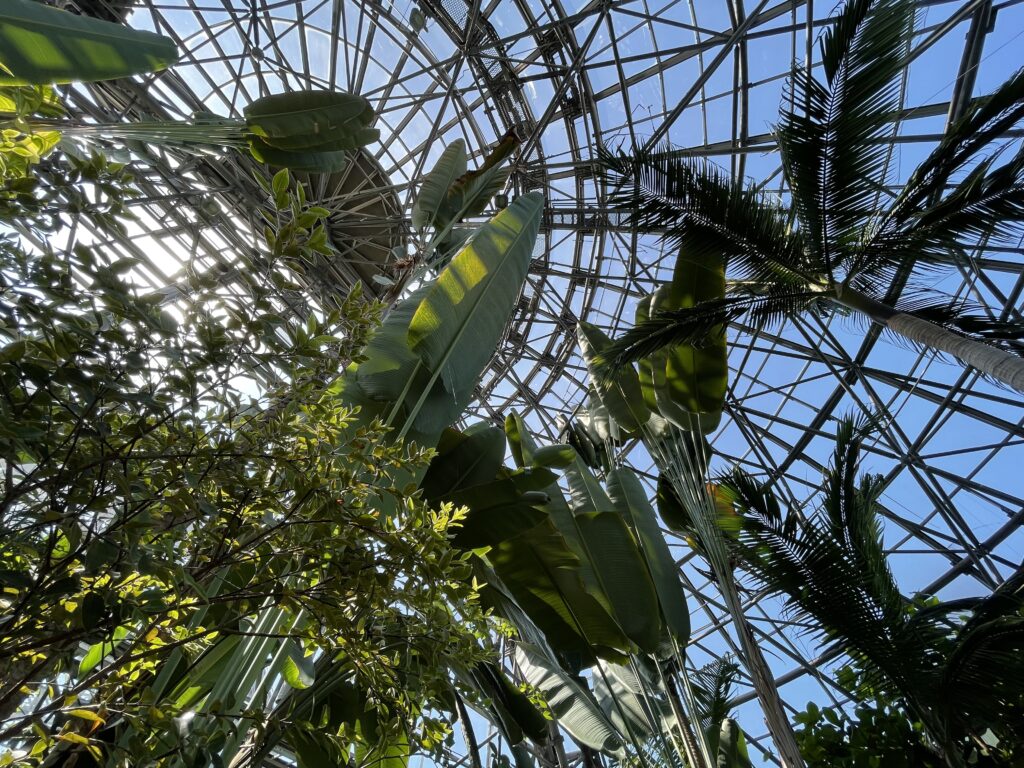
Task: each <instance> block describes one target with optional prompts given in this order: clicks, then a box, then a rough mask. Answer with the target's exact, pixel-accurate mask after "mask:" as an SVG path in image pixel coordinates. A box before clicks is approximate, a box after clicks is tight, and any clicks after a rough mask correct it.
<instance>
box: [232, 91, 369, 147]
mask: <svg viewBox="0 0 1024 768" xmlns="http://www.w3.org/2000/svg"><path fill="white" fill-rule="evenodd" d="M243 114H244V115H245V122H246V125H247V127H248V128H249V130H250V131H251V132H252V133H254V134H255V135H256V136H259V137H261V138H263V139H264V140H265V141H266V142H267V143H268V144H269V145H271V146H275V147H277V148H279V149H297V148H301V147H296V146H292V147H286V146H278V144H277V143H276V140H278V139H288V138H292V137H307V138H308V139H310V140H311V141H312V140H315V138H316V137H317V136H323V137H325V138H331V139H333V138H338V134H350V133H354V132H356V131H358V130H359V129H361V128H366V127H368V126H369V125H370V123H372V122H373V118H374V112H373V107H371V106H370V102H369V101H367V100H366V99H365V98H363V97H362V96H357V95H355V94H352V93H344V92H342V91H290V92H288V93H275V94H271V95H270V96H264V97H262V98H260V99H256V101H254V102H252V103H251V104H249V106H247V107H246V108H245V109H244V110H243ZM305 146H315V144H310V145H305Z"/></svg>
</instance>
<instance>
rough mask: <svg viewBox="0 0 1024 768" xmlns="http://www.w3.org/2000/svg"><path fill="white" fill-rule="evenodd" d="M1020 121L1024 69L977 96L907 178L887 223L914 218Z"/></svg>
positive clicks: (1023, 116)
mask: <svg viewBox="0 0 1024 768" xmlns="http://www.w3.org/2000/svg"><path fill="white" fill-rule="evenodd" d="M1021 120H1024V69H1019V70H1017V72H1016V73H1015V74H1014V75H1013V76H1012V77H1010V78H1009V79H1008V80H1006V82H1004V83H1003V84H1002V85H1001V86H999V88H998V89H996V91H995V92H994V93H992V94H991V95H990V96H987V97H985V98H982V99H975V100H974V102H973V103H972V104H971V106H970V107H969V108H968V110H967V112H966V114H964V116H963V117H961V118H960V120H958V121H957V122H956V123H955V124H954V125H953V126H951V127H950V129H949V131H947V132H946V135H945V136H944V137H943V138H942V141H940V142H939V144H938V146H936V147H935V149H933V150H932V152H931V154H929V155H928V157H927V158H925V160H924V162H922V163H921V164H920V165H919V166H918V167H917V168H916V169H915V170H914V172H913V173H912V174H911V176H910V178H909V179H908V180H907V184H906V185H905V186H904V188H903V191H902V192H901V193H900V196H899V198H898V199H897V201H896V203H895V204H894V205H893V207H892V209H891V212H890V214H889V216H888V217H887V218H888V222H887V223H888V225H889V226H894V227H899V226H901V225H902V224H903V223H904V222H905V221H907V220H909V219H910V218H912V217H913V216H914V215H915V213H916V212H917V211H918V210H919V209H920V208H921V207H922V206H924V205H926V204H927V203H928V201H929V200H931V199H932V198H934V197H935V196H937V195H939V194H941V193H942V191H943V190H944V189H945V187H946V184H947V183H948V182H949V179H950V178H951V177H952V175H953V174H954V173H956V172H957V171H958V170H960V169H961V168H963V167H964V166H965V165H966V164H967V163H969V162H971V161H972V160H973V159H974V158H975V157H976V156H977V155H978V153H979V152H981V151H982V150H984V149H986V148H987V147H988V146H989V145H991V144H992V143H993V142H994V141H998V140H999V139H1000V138H1002V137H1003V136H1005V135H1006V132H1007V131H1009V130H1010V129H1011V128H1013V127H1014V126H1015V125H1017V123H1019V122H1020V121H1021Z"/></svg>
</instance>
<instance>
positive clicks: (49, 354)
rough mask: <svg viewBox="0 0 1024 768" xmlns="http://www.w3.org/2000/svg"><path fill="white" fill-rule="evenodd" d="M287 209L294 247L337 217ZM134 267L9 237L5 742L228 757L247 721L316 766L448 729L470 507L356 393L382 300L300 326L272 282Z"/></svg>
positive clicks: (472, 642)
mask: <svg viewBox="0 0 1024 768" xmlns="http://www.w3.org/2000/svg"><path fill="white" fill-rule="evenodd" d="M104 169H105V170H104V171H103V172H104V173H115V174H116V173H117V172H119V171H120V170H121V169H113V170H112V169H111V167H110V166H109V165H106V166H104ZM93 170H95V169H93ZM87 172H88V173H91V172H92V171H85V170H83V171H80V172H79V173H80V174H85V173H87ZM47 178H48V177H47ZM72 186H75V187H76V188H81V186H82V181H81V179H80V178H79V179H76V181H75V183H74V184H72ZM275 187H276V188H277V189H276V191H278V192H280V191H282V190H283V187H281V183H280V181H277V182H276V183H274V184H272V185H271V188H272V190H274V189H275ZM40 195H41V199H45V200H52V201H54V204H55V205H56V204H59V202H60V201H62V200H66V198H62V197H60V196H57V195H56V193H54V192H53V191H52V190H44V191H42V192H41V193H40ZM51 195H52V197H51ZM122 199H123V198H122ZM287 209H288V212H289V213H291V214H294V216H293V223H294V224H295V227H294V228H293V230H292V234H291V235H285V237H284V238H282V236H281V233H280V232H278V233H275V242H276V243H282V242H288V240H289V238H292V237H293V236H294V238H298V237H302V236H303V234H302V232H300V230H305V229H306V227H305V226H299V223H300V222H303V223H304V222H306V219H304V218H303V217H309V216H313V217H314V219H315V221H313V222H309V223H310V224H311V225H312V226H313V228H314V229H315V226H316V222H319V221H320V219H321V218H322V215H321V214H320V213H319V212H317V211H315V210H311V209H306V208H305V207H304V205H303V204H302V203H301V202H299V203H298V205H297V207H296V208H295V209H293V208H292V206H291V204H290V203H289V204H288V206H287ZM26 210H27V209H22V212H23V214H24V213H25V212H26ZM82 213H83V212H81V211H80V212H68V211H64V212H62V213H60V214H59V215H58V216H57V217H56V219H55V220H54V221H53V222H50V221H49V220H48V219H47V218H46V216H45V214H42V213H38V212H37V211H34V210H27V215H24V216H23V223H24V224H25V226H29V227H32V226H35V225H39V226H40V227H42V226H50V225H51V224H52V226H54V227H55V228H59V227H61V226H63V225H64V224H65V223H66V222H67V221H68V220H69V218H71V217H73V216H74V215H80V214H82ZM306 231H307V232H311V231H313V229H309V230H306ZM286 255H289V254H287V253H286V252H285V251H283V250H282V251H281V253H280V254H278V256H281V257H284V256H286ZM260 264H261V266H262V268H264V269H266V268H267V265H268V264H269V265H270V267H269V268H270V269H272V270H274V271H275V274H282V275H285V278H283V279H287V269H286V265H284V264H282V263H280V261H278V260H276V259H275V256H274V255H271V257H270V258H269V259H265V260H264V261H263V262H260ZM239 266H240V270H239V272H240V273H243V274H244V273H247V272H250V271H251V272H253V273H255V270H256V266H257V265H256V262H254V261H249V262H243V263H240V265H239ZM135 268H136V263H135V261H134V260H133V259H130V258H128V259H119V260H114V259H111V258H110V257H109V255H108V254H107V253H106V252H105V251H104V250H103V249H102V248H90V247H85V246H78V247H74V248H72V249H70V250H69V251H68V252H66V253H65V252H61V253H56V252H50V251H42V252H40V251H37V250H30V249H28V248H27V247H26V246H24V245H23V243H21V242H20V241H19V240H18V239H17V238H15V237H13V236H8V237H6V238H5V239H3V240H2V241H0V283H2V286H0V287H2V290H0V393H2V397H0V468H2V486H0V487H2V491H0V530H2V539H0V613H2V614H3V616H4V623H3V625H2V629H0V722H2V725H0V742H2V743H3V744H4V747H5V748H7V749H9V750H10V751H9V752H6V754H7V756H8V757H5V758H4V759H5V760H8V761H14V762H16V763H17V764H24V765H38V764H41V763H42V762H43V761H51V762H54V761H56V762H62V763H63V762H65V761H71V760H77V762H78V764H79V765H90V764H99V763H104V762H106V761H111V763H112V764H132V765H143V764H145V765H170V764H182V763H183V764H188V765H198V764H204V765H209V764H213V765H217V764H221V761H222V757H221V753H222V751H223V750H224V749H225V745H226V744H229V743H230V742H231V741H232V740H234V739H238V737H239V734H241V736H243V737H244V736H245V734H246V733H247V732H248V731H249V727H250V726H258V728H257V729H256V730H254V731H252V735H253V737H254V740H255V743H256V747H254V748H255V749H259V748H261V745H263V744H270V743H278V742H282V741H283V742H284V743H286V744H287V745H288V746H289V748H291V749H292V750H296V751H303V752H304V753H305V757H304V764H315V763H316V762H317V761H316V760H315V755H317V754H319V753H320V752H322V751H324V750H327V751H328V752H329V753H330V754H338V755H340V754H342V753H346V754H347V753H348V751H349V749H350V748H352V749H355V751H356V753H360V751H361V754H362V758H361V759H366V760H368V761H372V760H374V759H376V758H375V757H374V755H377V756H378V757H380V756H381V755H383V754H385V753H387V754H391V753H393V752H394V751H395V750H396V749H399V751H401V747H402V745H404V751H405V754H406V755H407V754H408V751H409V749H410V748H413V747H414V746H415V747H424V748H426V747H429V748H432V749H439V748H440V745H441V743H442V742H443V741H444V739H445V738H446V737H447V735H448V734H449V733H450V730H451V727H450V723H449V721H448V719H447V718H446V717H445V716H444V715H443V714H441V715H439V714H437V713H438V711H440V710H441V709H443V708H444V707H445V706H446V704H447V702H448V701H449V696H450V690H451V685H450V682H449V681H448V669H449V668H450V665H451V663H453V661H455V660H457V661H458V662H459V663H475V662H476V661H477V660H482V659H483V658H484V657H485V649H486V643H484V642H482V640H481V639H482V638H484V637H486V635H487V632H486V626H487V625H486V618H485V616H484V612H483V610H482V609H481V608H480V606H479V605H478V603H477V601H476V592H475V586H474V583H473V580H472V578H471V571H470V567H469V565H468V563H467V559H468V557H469V556H468V555H464V554H461V553H459V552H457V551H454V550H453V549H452V547H451V544H450V541H449V537H450V535H451V532H450V530H449V529H450V528H453V527H454V526H457V525H458V524H459V522H460V513H459V512H458V511H457V510H455V509H453V508H452V507H451V506H450V505H448V506H445V507H442V508H441V509H440V510H439V509H437V508H431V507H428V506H427V505H426V504H425V503H423V502H422V501H420V500H419V499H418V498H416V497H414V496H411V495H410V491H411V489H410V488H409V487H408V483H407V478H408V477H410V476H414V475H416V474H417V473H419V472H422V470H423V468H424V467H425V466H426V463H427V461H428V460H429V458H430V456H431V455H432V454H431V452H430V451H428V450H425V449H419V448H409V447H406V446H404V445H403V444H402V443H401V442H396V441H393V440H391V439H387V438H386V434H387V428H385V427H384V425H383V424H382V423H381V422H380V421H373V420H361V419H358V418H357V409H356V408H354V407H352V406H351V405H349V404H346V403H345V402H344V400H343V399H342V398H340V397H339V396H338V386H337V382H336V379H335V378H334V377H335V376H336V375H337V373H338V372H339V371H340V370H341V369H342V368H344V367H345V366H346V365H348V364H350V363H352V362H358V361H359V360H360V359H361V354H360V352H361V349H362V347H363V346H364V344H365V343H366V340H367V338H368V337H369V335H370V334H371V333H372V331H373V329H374V327H375V326H376V324H377V323H378V321H379V316H380V307H379V306H378V305H375V304H373V303H369V302H366V301H365V300H364V299H363V298H362V296H361V295H360V293H359V292H358V291H355V292H353V294H351V295H350V296H349V297H348V298H347V299H346V300H344V301H340V302H339V304H338V306H337V307H335V308H333V309H331V310H330V311H325V312H323V313H321V314H316V315H310V316H309V317H308V318H306V320H305V322H302V323H298V322H295V321H293V320H291V319H288V318H287V317H285V316H283V314H282V313H281V311H280V310H279V309H278V304H277V303H276V300H275V298H274V296H275V293H274V291H275V288H276V286H275V285H274V283H273V281H262V280H260V279H251V280H249V281H248V285H247V286H246V287H247V292H246V293H244V294H242V295H235V294H232V293H229V292H227V291H225V290H224V288H223V286H222V284H221V281H220V278H219V276H217V275H197V276H191V277H187V278H186V279H185V281H184V283H183V284H182V285H181V286H178V288H179V290H178V291H177V293H176V294H174V295H171V294H169V293H167V292H164V291H161V292H157V293H154V294H143V293H141V292H140V291H139V289H138V288H137V287H136V286H135V285H134V284H133V283H132V281H131V274H132V272H133V270H134V269H135ZM251 276H252V277H254V278H258V276H256V275H255V274H254V275H251ZM262 282H266V283H267V284H266V285H265V286H263V285H261V283H262ZM178 295H187V296H188V297H189V300H188V301H187V302H186V301H181V300H177V299H176V298H175V297H176V296H178ZM385 508H386V509H387V510H388V514H382V513H381V510H382V509H385ZM268 617H269V618H270V619H272V623H268ZM267 638H273V642H274V646H273V653H274V658H275V659H277V660H276V661H274V662H273V666H271V667H270V668H269V669H268V670H267V671H266V672H264V671H263V667H262V664H263V663H264V659H263V658H262V657H261V658H260V667H259V668H257V669H256V674H257V675H271V676H273V675H275V671H274V670H275V669H276V670H277V671H278V672H279V673H280V679H282V680H283V684H284V685H286V686H288V687H289V688H290V689H291V690H293V691H294V692H295V695H294V696H290V697H282V696H280V695H278V694H275V693H274V691H273V690H269V691H267V692H266V694H265V695H263V696H261V697H259V698H257V699H253V698H251V697H250V696H249V693H250V691H251V690H253V684H252V683H251V682H250V681H251V680H253V678H252V671H251V670H247V669H244V668H241V667H240V666H239V663H238V659H239V658H241V657H242V656H240V652H241V651H242V650H243V649H247V648H249V649H251V648H256V649H258V648H259V647H260V645H259V643H260V642H262V641H264V640H266V639H267ZM256 656H257V657H258V656H259V654H258V653H257V654H256ZM250 657H251V656H250ZM275 679H276V678H275ZM307 692H309V693H310V697H305V698H304V696H303V694H306V693H307ZM313 694H315V695H313ZM314 734H315V735H314ZM375 750H376V752H375ZM382 759H383V758H382Z"/></svg>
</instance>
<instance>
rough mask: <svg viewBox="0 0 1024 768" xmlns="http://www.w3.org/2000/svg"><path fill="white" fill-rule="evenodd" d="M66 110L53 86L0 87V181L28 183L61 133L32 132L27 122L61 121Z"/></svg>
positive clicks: (54, 145)
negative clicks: (34, 119) (36, 118)
mask: <svg viewBox="0 0 1024 768" xmlns="http://www.w3.org/2000/svg"><path fill="white" fill-rule="evenodd" d="M63 113H64V110H63V107H62V106H61V104H60V99H59V98H58V97H57V94H56V92H55V91H54V90H53V88H52V87H51V86H48V85H32V86H30V85H24V86H0V180H2V181H3V182H4V184H5V185H6V184H7V183H9V182H12V181H18V180H22V179H25V178H26V177H28V176H29V170H30V169H31V167H32V166H33V165H35V164H37V163H38V162H39V161H40V160H42V159H43V158H44V157H46V156H47V155H48V154H49V153H50V152H52V151H53V148H54V147H56V146H57V143H58V142H59V141H60V132H59V131H47V130H38V131H36V130H33V129H32V128H31V127H30V126H29V125H28V124H27V123H26V118H30V117H33V116H37V115H38V116H41V117H60V116H61V115H63Z"/></svg>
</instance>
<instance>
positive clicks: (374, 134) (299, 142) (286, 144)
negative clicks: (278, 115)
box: [260, 125, 380, 153]
mask: <svg viewBox="0 0 1024 768" xmlns="http://www.w3.org/2000/svg"><path fill="white" fill-rule="evenodd" d="M260 138H261V139H262V140H263V142H264V143H265V144H267V145H269V146H271V147H274V148H276V149H280V150H285V151H288V152H296V153H310V152H340V151H342V150H355V149H359V148H360V147H365V146H366V145H367V144H372V143H373V142H375V141H377V140H378V139H380V130H379V129H377V128H363V127H362V126H359V125H356V126H354V127H351V128H350V127H348V126H346V127H344V128H338V129H336V130H333V131H331V133H328V134H326V135H324V134H322V133H314V134H308V135H307V134H300V135H298V136H280V137H272V136H264V137H260Z"/></svg>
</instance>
